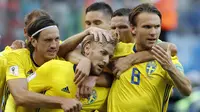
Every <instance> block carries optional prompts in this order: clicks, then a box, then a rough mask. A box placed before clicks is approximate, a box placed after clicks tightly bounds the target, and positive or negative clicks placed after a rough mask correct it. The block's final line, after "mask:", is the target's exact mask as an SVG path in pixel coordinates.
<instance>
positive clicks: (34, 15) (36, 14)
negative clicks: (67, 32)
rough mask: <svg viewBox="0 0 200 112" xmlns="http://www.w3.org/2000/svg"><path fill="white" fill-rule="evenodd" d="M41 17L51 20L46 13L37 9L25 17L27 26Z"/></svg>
mask: <svg viewBox="0 0 200 112" xmlns="http://www.w3.org/2000/svg"><path fill="white" fill-rule="evenodd" d="M40 16H47V17H49V18H50V15H49V14H48V13H47V12H46V11H44V10H41V9H36V10H33V11H32V12H30V13H29V14H27V15H25V18H24V22H25V26H27V25H28V24H30V23H31V22H32V20H33V18H38V17H40Z"/></svg>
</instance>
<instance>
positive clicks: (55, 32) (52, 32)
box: [40, 27, 60, 38]
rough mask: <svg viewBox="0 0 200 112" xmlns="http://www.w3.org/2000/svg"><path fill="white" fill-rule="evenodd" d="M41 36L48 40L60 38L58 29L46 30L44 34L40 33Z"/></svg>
mask: <svg viewBox="0 0 200 112" xmlns="http://www.w3.org/2000/svg"><path fill="white" fill-rule="evenodd" d="M40 36H43V37H44V38H48V37H52V36H53V37H55V36H56V37H59V36H60V35H59V29H58V28H56V27H55V28H49V29H45V30H43V31H42V32H40Z"/></svg>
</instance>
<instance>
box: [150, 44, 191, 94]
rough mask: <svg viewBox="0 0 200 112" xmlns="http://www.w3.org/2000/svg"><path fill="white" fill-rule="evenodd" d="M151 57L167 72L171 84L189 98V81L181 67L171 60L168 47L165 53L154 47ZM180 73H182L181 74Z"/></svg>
mask: <svg viewBox="0 0 200 112" xmlns="http://www.w3.org/2000/svg"><path fill="white" fill-rule="evenodd" d="M152 53H153V56H154V57H155V59H156V60H157V61H158V62H159V63H160V64H161V66H162V67H163V68H164V69H165V70H166V71H167V72H168V74H169V76H170V77H171V79H172V82H173V84H174V85H175V87H176V88H177V89H178V90H179V92H180V93H182V94H183V95H185V96H189V95H190V94H191V91H192V86H191V83H190V81H189V80H188V79H187V78H186V77H185V76H184V72H183V67H182V65H181V64H180V63H175V65H174V63H173V62H172V59H171V54H170V46H168V49H167V52H166V51H164V49H162V48H161V47H159V46H154V47H153V49H152ZM181 71H182V72H181Z"/></svg>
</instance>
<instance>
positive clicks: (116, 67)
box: [112, 56, 132, 79]
mask: <svg viewBox="0 0 200 112" xmlns="http://www.w3.org/2000/svg"><path fill="white" fill-rule="evenodd" d="M131 66H132V63H131V62H130V59H129V57H128V56H126V57H122V58H119V59H117V60H115V61H114V62H113V68H112V71H113V74H114V75H115V77H116V78H117V79H119V78H120V75H121V74H122V73H123V72H124V71H126V70H127V69H129V68H130V67H131Z"/></svg>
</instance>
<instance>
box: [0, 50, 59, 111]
mask: <svg viewBox="0 0 200 112" xmlns="http://www.w3.org/2000/svg"><path fill="white" fill-rule="evenodd" d="M31 57H32V56H31V53H30V51H29V50H28V49H27V48H22V49H17V50H13V51H12V52H9V53H8V54H7V55H6V59H7V70H6V81H8V80H12V79H18V78H26V79H27V80H29V79H30V78H31V77H32V75H34V73H35V71H36V69H37V68H38V67H39V66H37V65H36V64H35V63H34V61H33V59H32V58H31ZM56 59H62V58H58V57H56ZM9 94H10V92H9V90H8V88H7V87H6V90H5V92H4V102H3V105H2V110H4V109H5V106H6V109H5V112H15V104H14V101H13V98H11V97H10V96H9ZM8 96H9V99H8Z"/></svg>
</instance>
